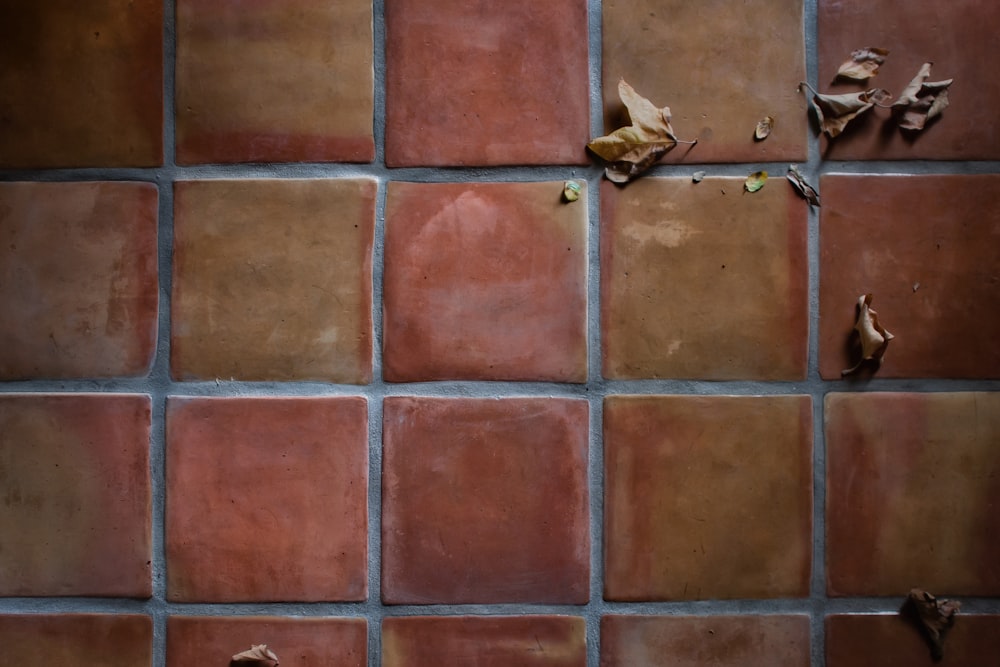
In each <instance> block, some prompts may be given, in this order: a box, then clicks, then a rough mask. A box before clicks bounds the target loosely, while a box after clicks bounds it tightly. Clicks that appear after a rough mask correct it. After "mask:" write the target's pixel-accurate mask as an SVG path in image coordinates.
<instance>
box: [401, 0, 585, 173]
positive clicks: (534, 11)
mask: <svg viewBox="0 0 1000 667" xmlns="http://www.w3.org/2000/svg"><path fill="white" fill-rule="evenodd" d="M385 24H386V84H385V85H386V103H385V104H386V120H385V161H386V164H387V165H388V166H390V167H405V166H461V165H466V166H490V165H516V164H586V163H587V156H586V152H585V149H584V146H585V145H586V143H587V141H588V139H589V138H590V137H589V136H588V134H589V132H590V110H589V105H590V98H589V93H588V86H589V79H588V71H587V60H588V55H587V2H586V0H546V2H544V3H539V2H537V1H535V0H505V1H504V2H502V3H490V2H454V0H393V1H392V2H387V3H386V6H385Z"/></svg>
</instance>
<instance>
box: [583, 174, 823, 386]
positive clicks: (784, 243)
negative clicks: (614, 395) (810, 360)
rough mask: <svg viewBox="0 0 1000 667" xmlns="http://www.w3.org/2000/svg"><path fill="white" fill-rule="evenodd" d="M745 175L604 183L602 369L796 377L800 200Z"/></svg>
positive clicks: (801, 322) (802, 267)
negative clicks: (751, 188) (755, 186)
mask: <svg viewBox="0 0 1000 667" xmlns="http://www.w3.org/2000/svg"><path fill="white" fill-rule="evenodd" d="M743 180H744V179H741V178H706V179H705V180H704V181H702V182H701V183H698V184H695V183H692V182H691V179H690V178H643V179H640V180H638V181H636V182H635V183H631V184H629V186H628V187H627V188H625V189H622V188H618V187H616V186H614V185H612V184H611V183H608V182H605V183H604V184H603V185H602V190H601V330H602V346H603V350H602V351H603V357H604V358H603V362H604V376H605V377H608V378H612V379H629V378H698V379H706V380H737V379H742V380H749V379H754V380H797V379H802V378H804V377H805V374H806V360H807V353H808V352H807V340H808V328H809V325H808V301H807V297H808V282H809V279H808V272H807V262H806V204H805V202H804V201H802V200H801V199H799V198H798V197H796V196H795V195H794V194H793V192H792V189H791V188H790V187H788V185H787V183H782V182H776V183H774V185H773V186H765V187H764V189H762V190H760V191H759V192H756V193H754V194H747V193H744V192H743Z"/></svg>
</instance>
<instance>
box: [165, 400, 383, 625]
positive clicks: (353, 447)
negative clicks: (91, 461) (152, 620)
mask: <svg viewBox="0 0 1000 667" xmlns="http://www.w3.org/2000/svg"><path fill="white" fill-rule="evenodd" d="M166 549H167V576H168V579H167V596H168V598H169V599H171V600H177V601H183V602H206V601H210V602H250V601H268V600H296V601H298V600H304V601H325V600H364V599H365V598H366V597H367V592H368V577H367V572H368V568H367V559H368V412H367V403H366V401H365V399H364V398H361V397H323V398H320V397H301V398H299V397H296V398H278V397H267V398H182V397H171V398H170V399H168V402H167V518H166ZM256 643H260V641H257V642H256Z"/></svg>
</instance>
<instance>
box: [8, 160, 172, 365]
mask: <svg viewBox="0 0 1000 667" xmlns="http://www.w3.org/2000/svg"><path fill="white" fill-rule="evenodd" d="M0 150H2V149H0ZM156 222H157V191H156V187H155V186H153V185H152V184H149V183H111V182H93V183H0V312H2V313H4V320H5V324H3V325H0V379H3V380H19V379H33V378H80V377H111V376H122V375H130V376H135V375H143V374H145V373H147V372H148V371H149V367H150V364H151V363H152V361H153V353H154V347H155V345H156V326H157V322H156V316H157V303H158V286H157V275H156V272H157V257H156Z"/></svg>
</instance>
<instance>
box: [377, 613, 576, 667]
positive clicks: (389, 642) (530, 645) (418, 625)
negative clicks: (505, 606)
mask: <svg viewBox="0 0 1000 667" xmlns="http://www.w3.org/2000/svg"><path fill="white" fill-rule="evenodd" d="M586 664H587V638H586V623H585V622H584V620H583V619H582V618H579V617H576V616H434V617H430V616H409V617H396V618H386V619H385V620H384V621H382V667H438V666H439V665H476V667H508V665H518V666H519V667H584V665H586Z"/></svg>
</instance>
